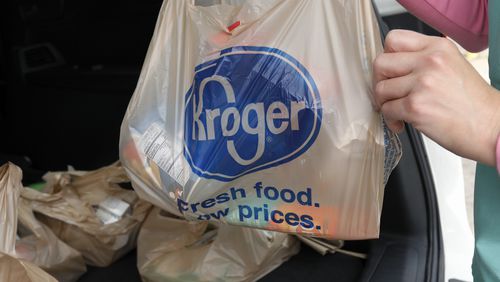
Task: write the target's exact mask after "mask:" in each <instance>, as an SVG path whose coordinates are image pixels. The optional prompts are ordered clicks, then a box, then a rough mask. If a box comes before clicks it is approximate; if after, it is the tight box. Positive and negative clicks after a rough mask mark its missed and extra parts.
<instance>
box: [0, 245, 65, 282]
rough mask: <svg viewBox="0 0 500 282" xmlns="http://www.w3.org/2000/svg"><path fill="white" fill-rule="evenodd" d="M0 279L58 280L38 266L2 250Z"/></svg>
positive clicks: (55, 281) (27, 281)
mask: <svg viewBox="0 0 500 282" xmlns="http://www.w3.org/2000/svg"><path fill="white" fill-rule="evenodd" d="M0 281H9V282H10V281H15V282H57V280H56V279H55V278H54V277H52V276H50V275H49V274H48V273H47V272H45V271H43V270H42V269H40V268H39V267H38V266H36V265H34V264H32V263H30V262H27V261H23V260H20V259H16V258H14V257H12V256H10V255H7V254H5V253H2V252H0Z"/></svg>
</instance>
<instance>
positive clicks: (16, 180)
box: [0, 163, 57, 282]
mask: <svg viewBox="0 0 500 282" xmlns="http://www.w3.org/2000/svg"><path fill="white" fill-rule="evenodd" d="M21 178H22V172H21V169H19V167H17V166H15V165H13V164H11V163H7V164H5V165H3V166H1V167H0V218H1V220H0V281H16V282H57V280H56V279H55V278H53V277H52V276H50V275H49V274H47V273H46V272H45V271H43V270H42V269H40V268H38V267H37V266H36V265H34V264H32V263H30V262H27V261H23V260H20V259H18V258H16V238H17V236H16V234H17V215H18V214H17V207H18V203H19V196H20V193H21V189H23V187H22V184H21Z"/></svg>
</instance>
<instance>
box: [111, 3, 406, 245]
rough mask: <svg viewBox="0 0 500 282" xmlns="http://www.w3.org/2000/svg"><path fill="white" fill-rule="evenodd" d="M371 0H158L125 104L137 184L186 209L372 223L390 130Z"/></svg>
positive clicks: (372, 231)
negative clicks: (377, 90) (381, 106)
mask: <svg viewBox="0 0 500 282" xmlns="http://www.w3.org/2000/svg"><path fill="white" fill-rule="evenodd" d="M381 42H382V41H381V38H380V34H379V29H378V25H377V22H376V18H375V15H374V12H373V7H372V4H371V1H370V0H359V1H347V0H314V1H307V0H301V1H300V0H296V1H285V0H269V1H256V0H255V1H251V0H248V1H225V0H219V1H184V0H171V1H166V2H164V4H163V6H162V8H161V11H160V14H159V19H158V22H157V25H156V30H155V33H154V36H153V39H152V41H151V44H150V47H149V50H148V54H147V57H146V60H145V63H144V66H143V69H142V73H141V76H140V78H139V82H138V85H137V88H136V90H135V93H134V95H133V97H132V99H131V101H130V104H129V107H128V110H127V113H126V115H125V118H124V121H123V124H122V128H121V140H120V154H121V160H122V162H123V164H124V166H125V168H126V170H127V172H128V173H129V175H130V177H131V179H132V182H133V185H134V187H135V189H136V191H137V193H138V194H139V195H140V197H142V198H143V199H146V200H148V201H150V202H152V203H153V204H155V205H156V206H158V207H161V208H163V209H165V210H167V211H169V212H171V213H174V214H176V215H179V216H183V217H185V218H186V219H188V220H209V221H220V222H223V223H228V224H233V225H242V226H250V227H254V228H261V229H268V230H276V231H282V232H289V233H300V234H305V235H313V236H318V237H324V238H331V239H334V238H335V239H365V238H374V237H377V236H378V234H379V221H380V213H381V207H382V200H383V194H384V185H385V182H386V181H387V178H388V175H389V174H390V172H391V170H392V169H393V168H394V166H395V165H396V163H397V161H398V160H399V157H400V154H401V149H400V144H399V140H398V139H397V136H395V135H393V134H392V133H391V132H389V131H388V130H387V129H386V128H385V126H384V123H383V120H382V117H381V115H380V114H379V113H376V112H375V111H374V110H373V108H372V100H371V87H372V73H371V69H372V62H373V60H374V58H375V57H376V55H377V54H378V53H379V52H381V51H382V46H381Z"/></svg>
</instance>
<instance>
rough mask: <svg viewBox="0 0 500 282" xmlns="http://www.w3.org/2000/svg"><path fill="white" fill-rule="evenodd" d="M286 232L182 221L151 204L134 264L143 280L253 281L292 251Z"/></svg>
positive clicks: (292, 239) (294, 248)
mask: <svg viewBox="0 0 500 282" xmlns="http://www.w3.org/2000/svg"><path fill="white" fill-rule="evenodd" d="M299 249H300V243H299V242H298V240H297V239H296V238H295V237H294V236H291V235H288V234H284V233H279V232H272V231H265V230H257V229H250V228H243V227H237V226H229V225H220V226H219V227H218V228H216V227H212V226H209V228H207V224H206V222H188V221H186V220H182V219H179V218H175V217H173V216H172V215H169V214H168V213H164V212H163V211H161V210H160V209H158V208H156V209H154V210H152V211H151V213H150V214H149V215H148V218H147V219H146V221H145V222H144V224H143V226H142V228H141V232H140V233H139V237H138V240H137V256H138V259H137V267H138V269H139V272H140V273H141V276H142V280H143V281H144V282H154V281H162V282H167V281H170V282H173V281H179V282H183V281H192V282H194V281H200V282H201V281H210V282H211V281H225V282H237V281H238V282H243V281H257V279H259V278H261V277H263V276H264V275H266V274H268V273H269V272H271V271H273V270H274V269H276V268H277V267H278V266H280V265H281V264H282V263H283V262H285V261H286V260H288V259H289V258H290V257H291V256H293V255H295V254H297V253H298V252H299Z"/></svg>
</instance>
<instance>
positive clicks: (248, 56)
mask: <svg viewBox="0 0 500 282" xmlns="http://www.w3.org/2000/svg"><path fill="white" fill-rule="evenodd" d="M184 124H185V128H184V142H185V150H184V154H185V156H186V159H187V160H188V162H189V164H190V166H191V168H192V169H193V171H194V172H195V173H196V174H197V175H199V176H202V177H205V178H212V179H217V180H220V181H231V180H233V179H235V178H237V177H240V176H242V175H245V174H248V173H252V172H255V171H258V170H263V169H265V168H269V167H273V166H277V165H280V164H283V163H286V162H289V161H291V160H293V159H295V158H296V157H298V156H299V155H301V154H302V153H304V152H305V151H306V150H307V149H308V148H309V147H310V146H311V145H312V144H313V143H314V141H315V139H316V136H317V135H318V132H319V129H320V126H321V101H320V98H319V93H318V90H317V88H316V85H315V84H314V81H313V79H312V77H311V76H310V75H309V73H308V72H307V70H306V69H305V68H304V67H303V66H302V65H301V64H300V63H299V62H298V61H297V60H295V59H294V58H293V57H291V56H290V55H288V54H286V53H285V52H283V51H280V50H278V49H273V48H266V47H248V46H247V47H233V48H229V49H225V50H223V51H222V52H221V53H220V56H219V57H218V58H217V59H215V60H212V61H210V62H207V63H203V64H201V65H199V66H197V67H196V68H195V75H194V80H193V85H192V86H191V88H190V89H189V91H188V93H187V95H186V108H185V123H184Z"/></svg>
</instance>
